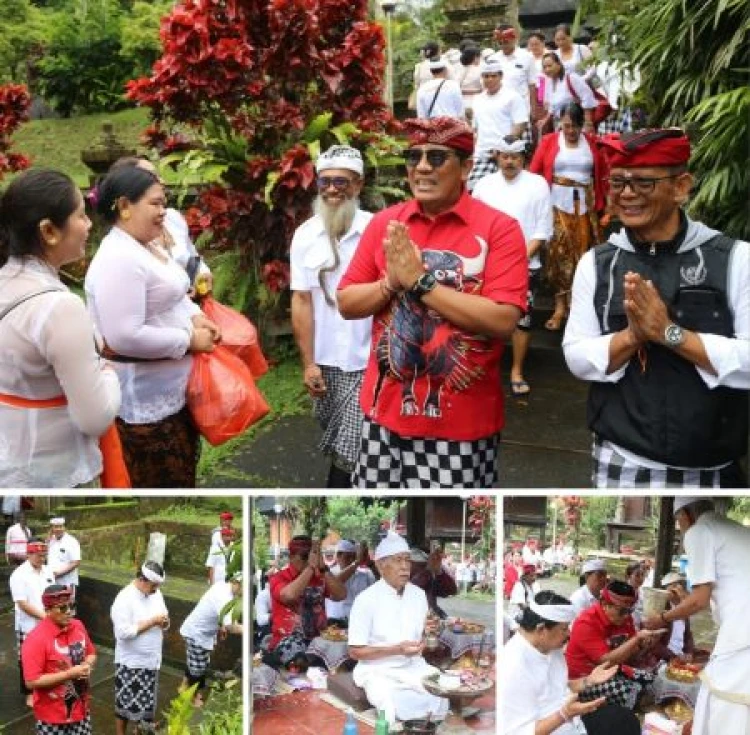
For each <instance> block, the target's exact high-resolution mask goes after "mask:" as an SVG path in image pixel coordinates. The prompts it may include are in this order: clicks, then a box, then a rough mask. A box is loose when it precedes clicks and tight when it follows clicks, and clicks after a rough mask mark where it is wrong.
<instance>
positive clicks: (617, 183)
mask: <svg viewBox="0 0 750 735" xmlns="http://www.w3.org/2000/svg"><path fill="white" fill-rule="evenodd" d="M600 144H601V145H602V148H603V152H604V154H605V156H606V157H607V159H608V164H609V182H608V183H609V196H610V205H611V210H612V213H613V214H614V215H616V216H617V217H619V219H620V220H621V222H622V223H623V225H624V227H623V228H622V229H621V230H620V232H617V233H615V234H613V235H612V236H611V237H610V240H609V242H607V243H604V244H603V245H600V246H599V247H597V248H595V249H594V250H591V251H589V252H587V253H586V254H585V255H584V256H583V258H582V259H581V261H580V263H579V265H578V269H577V270H576V274H575V279H574V283H573V299H572V308H571V313H570V318H569V320H568V324H567V328H566V330H565V337H564V339H563V350H564V353H565V359H566V361H567V363H568V367H569V368H570V370H571V371H572V372H573V374H574V375H576V376H577V377H578V378H581V379H582V380H588V381H591V388H590V391H589V400H588V425H589V427H590V428H591V430H592V431H593V432H594V446H593V459H594V466H593V484H594V486H595V487H597V488H626V487H627V488H666V487H745V486H746V479H745V478H744V477H743V473H742V471H741V469H740V467H739V465H738V463H737V460H738V459H739V458H740V457H742V456H743V455H744V454H745V453H746V452H747V446H748V391H749V390H750V296H749V295H748V283H750V245H748V243H746V242H742V241H735V240H733V239H731V238H729V237H726V236H724V235H722V234H721V233H719V232H716V231H715V230H712V229H710V228H709V227H706V226H705V225H703V224H701V223H699V222H695V221H693V220H691V219H690V218H689V217H688V216H687V215H686V214H685V213H684V212H683V210H682V205H683V204H685V202H686V201H687V199H688V195H689V193H690V189H691V187H692V185H693V177H692V176H691V175H690V173H688V170H687V163H688V159H689V158H690V143H689V141H688V139H687V137H686V136H685V134H684V133H683V132H682V131H681V130H680V129H678V128H669V129H663V130H645V131H640V132H638V133H632V134H625V135H620V134H615V135H607V136H605V137H604V138H603V139H602V140H601V141H600Z"/></svg>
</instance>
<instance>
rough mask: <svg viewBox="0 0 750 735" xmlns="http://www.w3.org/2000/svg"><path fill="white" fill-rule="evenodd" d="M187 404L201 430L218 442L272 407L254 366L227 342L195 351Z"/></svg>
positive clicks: (238, 432)
mask: <svg viewBox="0 0 750 735" xmlns="http://www.w3.org/2000/svg"><path fill="white" fill-rule="evenodd" d="M187 405H188V408H189V409H190V413H191V414H192V416H193V420H194V421H195V424H196V426H197V427H198V431H200V433H201V434H202V435H203V436H204V437H205V438H206V440H207V441H208V442H209V444H213V445H214V446H217V445H219V444H223V443H224V442H226V441H228V440H229V439H232V438H233V437H235V436H238V435H239V434H241V433H242V432H243V431H245V430H246V429H247V428H248V427H249V426H252V425H253V424H254V423H255V422H256V421H260V419H262V418H263V417H264V416H265V415H266V414H267V413H268V412H269V410H270V409H269V407H268V404H267V403H266V400H265V398H263V396H262V394H261V392H260V391H259V390H258V388H257V386H256V385H255V380H253V376H252V375H251V373H250V369H249V368H248V367H247V365H245V363H244V362H242V360H240V358H239V357H237V356H236V355H233V354H232V353H231V352H230V351H229V350H228V349H227V348H226V347H224V346H223V345H219V346H218V347H217V348H216V349H215V350H214V351H213V352H199V353H197V354H195V355H193V367H192V369H191V371H190V377H189V379H188V386H187Z"/></svg>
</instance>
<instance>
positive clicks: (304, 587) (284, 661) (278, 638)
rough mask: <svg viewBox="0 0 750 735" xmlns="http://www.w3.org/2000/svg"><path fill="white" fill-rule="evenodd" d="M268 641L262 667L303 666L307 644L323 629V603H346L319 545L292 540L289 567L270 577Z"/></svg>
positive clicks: (305, 538)
mask: <svg viewBox="0 0 750 735" xmlns="http://www.w3.org/2000/svg"><path fill="white" fill-rule="evenodd" d="M268 584H269V586H270V588H271V640H270V642H269V646H268V647H269V652H270V654H271V655H270V656H269V657H268V658H267V659H266V663H268V664H270V665H272V666H275V667H278V666H279V665H282V666H287V665H288V664H290V663H291V662H292V661H296V662H301V661H305V662H306V654H305V651H306V650H307V647H308V645H309V643H310V641H312V640H313V638H315V637H316V636H317V635H318V634H319V633H320V631H321V630H323V629H324V628H325V627H326V609H325V604H324V600H325V599H326V598H328V599H331V600H344V599H346V586H345V585H344V584H343V583H342V582H341V581H340V580H339V578H338V577H337V576H336V575H334V574H332V573H331V572H330V571H329V570H328V569H326V567H325V564H324V563H323V557H322V556H321V553H320V542H318V541H315V542H314V541H313V540H312V539H311V538H310V537H309V536H295V537H294V538H293V539H292V540H291V541H290V542H289V565H288V566H287V567H285V568H284V569H282V570H281V571H280V572H277V573H276V574H274V575H273V577H271V579H270V581H269V583H268Z"/></svg>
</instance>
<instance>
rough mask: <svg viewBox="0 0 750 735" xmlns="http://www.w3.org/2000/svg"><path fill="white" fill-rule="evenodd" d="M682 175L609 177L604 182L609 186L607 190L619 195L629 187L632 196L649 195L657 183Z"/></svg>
mask: <svg viewBox="0 0 750 735" xmlns="http://www.w3.org/2000/svg"><path fill="white" fill-rule="evenodd" d="M678 176H682V174H669V175H668V176H632V177H628V176H610V177H609V178H608V179H605V181H606V182H607V183H608V184H609V190H610V191H612V192H615V193H616V194H619V193H620V192H623V191H625V187H626V186H629V187H630V190H631V191H632V192H633V193H634V194H651V193H652V192H653V190H654V189H655V188H656V182H657V181H666V180H667V179H676V178H677V177H678Z"/></svg>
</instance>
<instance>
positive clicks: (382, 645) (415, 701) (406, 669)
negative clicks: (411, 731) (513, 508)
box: [349, 531, 448, 725]
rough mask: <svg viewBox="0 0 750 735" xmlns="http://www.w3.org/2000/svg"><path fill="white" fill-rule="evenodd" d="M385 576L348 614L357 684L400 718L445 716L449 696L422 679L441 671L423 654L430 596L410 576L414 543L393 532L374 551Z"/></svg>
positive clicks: (391, 715) (371, 699) (390, 715)
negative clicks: (438, 693)
mask: <svg viewBox="0 0 750 735" xmlns="http://www.w3.org/2000/svg"><path fill="white" fill-rule="evenodd" d="M375 563H376V565H377V567H378V571H379V572H380V575H381V578H380V580H379V581H377V582H376V583H375V584H374V585H372V587H369V588H368V589H366V590H365V591H364V592H363V593H362V594H361V595H359V597H357V599H356V600H355V601H354V606H353V607H352V613H351V616H350V618H349V655H350V656H351V657H352V658H353V659H354V660H355V661H357V662H358V663H357V665H356V666H355V667H354V683H355V684H356V685H357V686H360V687H362V688H363V689H364V690H365V693H366V695H367V699H368V700H369V702H370V704H372V705H373V706H374V707H376V708H377V709H378V710H383V711H384V712H385V716H386V719H387V720H388V722H389V723H390V724H391V725H393V724H394V723H395V722H396V719H399V720H411V719H416V718H420V717H426V716H427V715H428V714H429V715H430V716H431V717H432V719H433V720H439V719H443V718H444V717H445V715H446V714H447V712H448V700H447V699H443V698H441V697H435V696H433V695H432V694H429V693H428V692H426V691H425V689H424V687H423V686H422V679H423V678H424V677H425V676H427V675H429V674H431V673H433V672H436V671H437V669H435V668H433V667H432V666H430V665H429V664H427V662H426V661H425V660H424V658H422V655H421V654H422V649H423V647H424V642H423V639H422V635H423V633H424V629H425V623H426V621H427V612H428V606H427V598H426V596H425V593H424V592H423V591H422V590H421V589H419V587H417V586H415V585H413V584H412V583H411V582H410V581H409V576H410V574H411V562H410V551H409V545H408V544H407V543H406V541H405V540H404V539H403V538H402V537H401V536H399V535H398V534H397V533H394V532H393V531H389V532H388V535H387V536H386V537H385V538H384V539H383V540H382V541H381V542H380V544H379V545H378V547H377V549H376V550H375Z"/></svg>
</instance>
